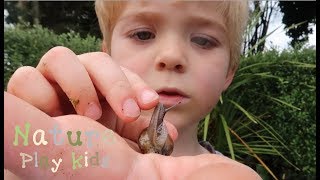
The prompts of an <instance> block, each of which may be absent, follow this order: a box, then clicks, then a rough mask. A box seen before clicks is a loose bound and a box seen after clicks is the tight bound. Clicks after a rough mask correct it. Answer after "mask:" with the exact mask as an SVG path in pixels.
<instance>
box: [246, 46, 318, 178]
mask: <svg viewBox="0 0 320 180" xmlns="http://www.w3.org/2000/svg"><path fill="white" fill-rule="evenodd" d="M257 62H259V63H263V62H272V63H275V64H274V65H273V66H272V68H269V67H265V68H263V67H262V68H260V69H259V71H260V72H270V74H271V75H274V76H278V77H280V78H281V80H280V81H275V80H270V79H269V80H266V81H257V82H255V83H253V84H249V85H248V86H247V87H246V89H244V91H247V93H244V96H245V99H247V100H248V101H247V102H245V103H246V104H247V105H256V106H253V107H255V108H254V109H251V111H253V112H255V113H257V114H261V113H263V112H268V114H265V115H264V117H263V119H264V121H266V122H268V123H269V125H271V126H272V127H273V128H274V129H275V130H276V132H278V133H279V134H280V136H282V137H283V138H284V141H285V144H286V145H287V146H288V148H289V151H284V154H286V157H287V158H288V159H289V161H291V162H293V164H295V165H296V166H297V167H298V168H299V169H300V170H301V171H298V170H296V169H294V168H293V167H292V166H289V165H288V164H286V163H284V161H281V160H279V158H277V157H269V158H270V160H269V161H268V162H269V163H270V164H271V166H272V167H274V168H273V169H275V170H276V171H277V174H279V175H281V176H285V177H286V179H292V178H294V179H307V178H308V179H315V173H316V169H315V168H316V87H315V85H316V65H315V63H316V52H315V50H313V49H303V50H291V51H285V52H283V53H278V52H276V51H270V52H268V53H263V54H259V55H257V56H252V57H249V58H248V59H246V60H245V61H244V62H243V63H242V64H241V66H243V67H245V66H248V65H252V64H255V63H257ZM245 72H246V73H248V72H250V70H248V71H244V72H242V73H245ZM250 73H253V72H250ZM248 90H249V91H248ZM257 92H258V93H257ZM261 94H264V95H266V96H269V97H273V98H277V99H280V100H282V101H284V102H286V103H288V104H290V105H293V106H295V107H297V108H293V107H290V106H285V105H283V104H281V103H277V102H274V101H270V100H268V99H267V98H262V97H261ZM258 96H259V97H258Z"/></svg>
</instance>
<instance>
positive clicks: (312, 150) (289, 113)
mask: <svg viewBox="0 0 320 180" xmlns="http://www.w3.org/2000/svg"><path fill="white" fill-rule="evenodd" d="M315 7H316V6H315V2H307V3H306V2H292V1H281V2H278V1H270V2H269V1H265V2H262V1H261V2H260V1H252V2H250V8H251V12H250V13H251V15H250V17H251V18H250V22H249V24H248V27H247V30H246V33H245V35H244V38H245V42H244V44H243V52H242V57H241V64H240V67H239V70H238V71H237V74H236V77H235V79H234V81H233V83H232V85H231V86H230V88H229V89H228V90H227V91H226V92H224V93H223V95H222V96H221V98H220V102H219V103H218V105H217V107H216V108H215V109H214V110H213V111H212V112H211V113H210V114H208V116H207V117H206V119H205V120H203V121H201V123H200V124H199V139H200V140H207V141H209V142H210V143H212V144H213V145H214V146H215V148H216V149H217V150H218V151H220V152H222V153H223V154H224V155H226V156H229V157H230V158H233V159H235V160H237V161H240V162H243V163H245V164H247V165H249V166H250V167H252V168H253V169H255V170H256V171H257V172H258V173H259V174H260V175H261V176H262V177H263V179H315V174H316V168H315V166H316V130H315V129H316V107H315V106H316V103H315V99H316V85H315V84H316V82H315V80H316V75H315V73H316V65H315V64H316V51H315V48H314V47H313V46H311V47H310V46H306V43H307V42H308V35H309V34H310V33H312V30H311V29H310V24H314V23H315V22H316V19H315ZM5 9H6V10H7V13H8V15H7V16H6V17H5V22H6V23H7V25H6V26H5V31H4V87H6V84H7V82H8V80H9V78H10V76H11V75H12V74H13V72H14V71H15V70H16V69H17V68H19V67H21V66H34V67H35V66H36V65H37V64H38V61H39V59H40V58H41V56H42V55H43V54H44V53H45V52H46V51H48V50H49V49H51V48H52V47H55V46H60V45H61V46H65V47H68V48H70V49H71V50H73V51H74V52H75V53H76V54H80V53H85V52H92V51H100V45H101V34H100V31H99V26H98V22H97V19H96V17H95V12H94V5H93V2H71V1H67V2H38V1H28V2H27V1H15V2H13V1H6V2H5ZM57 9H58V11H57ZM274 11H281V12H282V13H283V18H282V22H283V23H284V25H285V28H286V29H285V31H286V34H287V35H288V36H289V37H291V41H290V46H288V48H286V49H284V50H279V49H277V48H276V47H274V48H268V49H267V48H266V44H265V43H266V39H267V38H268V37H269V36H270V35H272V33H274V31H275V30H271V31H270V29H269V28H270V26H269V23H270V20H271V17H272V13H273V12H274ZM302 14H303V15H302ZM8 24H9V25H8Z"/></svg>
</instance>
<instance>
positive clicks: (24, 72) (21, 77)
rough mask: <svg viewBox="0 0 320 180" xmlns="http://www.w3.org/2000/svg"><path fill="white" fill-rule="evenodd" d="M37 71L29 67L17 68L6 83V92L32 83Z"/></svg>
mask: <svg viewBox="0 0 320 180" xmlns="http://www.w3.org/2000/svg"><path fill="white" fill-rule="evenodd" d="M36 73H37V70H36V69H35V68H34V67H31V66H23V67H20V68H18V69H17V70H16V71H15V72H14V73H13V75H12V77H11V78H10V80H9V82H8V91H11V90H14V89H15V88H18V87H21V86H23V85H24V84H25V83H28V82H30V81H33V79H34V78H35V76H36Z"/></svg>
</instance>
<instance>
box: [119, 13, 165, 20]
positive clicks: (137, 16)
mask: <svg viewBox="0 0 320 180" xmlns="http://www.w3.org/2000/svg"><path fill="white" fill-rule="evenodd" d="M127 19H134V20H141V21H161V20H162V19H163V17H162V16H161V15H160V13H154V12H148V11H146V12H138V13H134V12H133V13H129V14H127V15H125V16H123V17H120V18H119V20H118V21H119V22H120V21H123V20H127Z"/></svg>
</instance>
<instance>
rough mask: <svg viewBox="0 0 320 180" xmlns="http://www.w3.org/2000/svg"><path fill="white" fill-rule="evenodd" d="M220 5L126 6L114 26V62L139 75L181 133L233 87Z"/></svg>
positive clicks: (204, 3)
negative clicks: (158, 97) (156, 93)
mask: <svg viewBox="0 0 320 180" xmlns="http://www.w3.org/2000/svg"><path fill="white" fill-rule="evenodd" d="M215 6H216V2H165V3H164V2H144V3H137V2H133V3H128V4H127V6H126V8H125V10H124V11H123V13H122V14H121V16H120V17H119V19H118V22H117V23H116V25H115V28H114V31H113V35H112V38H111V39H112V40H111V52H110V53H111V56H112V58H113V59H114V60H115V61H117V62H118V63H119V64H120V65H121V66H124V67H127V68H128V69H130V70H131V71H133V72H135V73H137V74H138V75H139V76H140V77H141V78H142V79H143V80H144V81H145V82H146V83H147V84H148V85H149V86H150V87H152V88H153V89H155V90H156V91H157V92H158V93H159V95H160V102H162V103H164V104H165V105H166V106H170V105H173V104H176V103H177V102H179V101H182V103H181V104H180V105H179V107H177V108H175V109H172V111H170V112H169V113H168V114H167V115H166V120H169V121H171V122H172V123H173V124H174V125H175V126H177V128H182V127H185V126H187V125H191V124H194V123H197V122H198V121H199V120H200V119H201V118H203V117H204V116H205V115H206V114H207V113H208V112H210V110H211V109H212V108H213V107H214V106H215V105H216V103H217V102H218V100H219V97H220V94H221V92H222V91H223V90H225V89H226V88H227V87H228V86H229V84H230V83H231V81H232V78H233V75H234V73H233V72H229V73H228V67H229V53H230V49H229V43H228V38H227V34H226V32H225V31H226V28H225V24H224V19H223V17H222V16H221V15H220V14H219V13H217V12H216V11H215Z"/></svg>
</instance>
